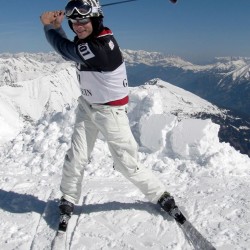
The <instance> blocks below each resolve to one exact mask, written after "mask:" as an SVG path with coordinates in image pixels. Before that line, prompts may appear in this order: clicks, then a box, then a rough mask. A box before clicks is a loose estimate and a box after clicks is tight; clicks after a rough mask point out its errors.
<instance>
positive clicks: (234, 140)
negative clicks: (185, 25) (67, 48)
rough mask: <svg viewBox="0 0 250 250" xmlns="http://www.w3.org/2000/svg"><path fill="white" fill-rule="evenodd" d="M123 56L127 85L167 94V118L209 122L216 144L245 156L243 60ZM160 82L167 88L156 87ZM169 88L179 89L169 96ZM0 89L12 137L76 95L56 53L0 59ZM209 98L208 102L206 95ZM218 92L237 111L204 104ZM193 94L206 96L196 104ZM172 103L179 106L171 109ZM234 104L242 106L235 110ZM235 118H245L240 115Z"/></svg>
mask: <svg viewBox="0 0 250 250" xmlns="http://www.w3.org/2000/svg"><path fill="white" fill-rule="evenodd" d="M123 55H124V58H125V61H126V63H127V67H128V77H129V81H130V86H132V87H133V86H139V85H142V86H141V87H143V86H146V85H151V86H153V85H155V87H156V88H157V89H159V88H162V89H165V90H166V89H167V90H168V91H169V99H167V100H165V101H166V103H165V104H164V106H165V109H166V108H167V107H171V109H169V112H170V113H172V114H174V115H176V116H177V117H178V119H183V118H187V116H188V117H196V118H202V119H207V118H210V119H212V121H214V122H215V123H218V124H219V125H220V131H219V137H220V140H221V141H225V142H230V144H231V145H232V146H234V147H235V148H236V149H237V150H239V151H240V152H241V153H244V154H248V155H250V140H249V138H250V136H249V133H250V120H249V117H248V112H249V110H248V109H247V103H248V106H249V80H247V79H249V78H250V77H249V62H250V59H249V58H238V59H237V58H217V62H215V63H214V64H209V65H194V64H192V63H190V62H187V61H185V60H183V59H181V58H179V57H174V56H164V55H162V54H160V53H156V52H145V51H131V50H124V51H123ZM156 77H157V78H156ZM160 79H162V80H164V81H165V82H167V83H166V84H162V82H163V81H161V80H160ZM216 81H217V83H216ZM170 83H171V84H170ZM172 84H173V85H175V86H179V87H181V88H176V89H175V91H173V90H171V89H172V87H173V86H172ZM170 86H171V88H170ZM0 87H1V89H0V97H1V106H2V108H0V117H2V121H0V126H1V127H2V128H4V127H7V126H12V128H14V129H12V130H11V131H16V132H15V134H16V133H18V131H19V130H20V127H22V126H24V124H25V123H26V122H32V121H36V120H38V119H39V118H40V117H42V116H44V115H45V114H46V112H52V111H54V110H57V111H58V110H59V111H60V110H61V109H62V108H63V107H65V106H67V105H71V104H72V103H73V102H74V100H76V99H77V97H78V96H79V89H78V84H77V79H76V74H75V70H74V67H73V64H72V63H71V62H66V61H64V60H63V59H62V58H61V57H60V56H58V55H57V54H56V53H35V54H29V53H20V54H1V55H0ZM132 89H133V88H132ZM184 89H186V90H189V91H190V92H192V93H195V94H196V95H192V96H195V99H197V100H196V101H195V102H193V101H190V98H185V96H186V93H189V92H186V91H184ZM236 90H237V91H236ZM213 91H214V94H212V93H213ZM223 91H224V92H223ZM235 91H236V93H234V92H235ZM209 93H210V94H211V95H212V96H213V97H211V96H210V95H208V94H209ZM215 93H216V94H215ZM223 93H224V97H220V98H219V99H220V100H221V101H223V100H227V101H228V103H231V102H234V100H236V99H237V104H238V106H237V105H235V106H234V107H233V108H232V109H229V108H230V107H229V106H228V105H227V102H226V101H225V103H223V105H222V104H221V105H219V106H224V107H227V109H224V108H218V107H217V106H215V105H213V104H211V103H209V105H208V102H207V101H205V100H204V99H206V100H208V101H210V102H212V103H214V104H215V103H216V101H213V100H211V99H215V97H217V98H218V97H219V94H223ZM226 93H228V94H226ZM188 95H191V93H189V94H188ZM198 95H199V96H201V97H202V95H208V97H206V96H204V97H202V98H203V99H201V98H200V97H198ZM246 97H248V99H247V98H246ZM176 98H177V99H178V100H179V102H178V103H176V102H174V103H175V104H176V105H172V104H171V103H172V102H173V100H175V99H176ZM245 98H246V100H245ZM193 99H194V98H193V97H192V100H193ZM198 100H199V101H198ZM201 100H202V101H201ZM240 101H241V103H242V104H241V105H242V106H243V107H242V108H241V109H240V108H239V106H240ZM235 102H236V101H235ZM194 103H199V105H200V107H198V108H197V106H199V105H198V104H194ZM202 103H206V105H205V106H206V108H202V107H203V105H202ZM207 107H210V108H207ZM237 107H238V108H239V110H238V109H237ZM187 110H189V111H188V112H187ZM215 110H216V112H214V111H215ZM247 111H248V112H247ZM10 113H11V115H9V114H10ZM241 113H245V114H246V115H244V116H242V114H241ZM183 114H186V115H184V116H183ZM187 114H188V115H187ZM3 118H4V119H3ZM6 124H7V125H6ZM135 131H136V130H135ZM11 136H14V135H8V133H3V134H2V135H1V134H0V141H1V140H2V141H4V140H7V139H8V138H10V137H11ZM1 137H2V138H1Z"/></svg>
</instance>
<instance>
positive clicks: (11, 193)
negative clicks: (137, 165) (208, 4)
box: [0, 70, 250, 250]
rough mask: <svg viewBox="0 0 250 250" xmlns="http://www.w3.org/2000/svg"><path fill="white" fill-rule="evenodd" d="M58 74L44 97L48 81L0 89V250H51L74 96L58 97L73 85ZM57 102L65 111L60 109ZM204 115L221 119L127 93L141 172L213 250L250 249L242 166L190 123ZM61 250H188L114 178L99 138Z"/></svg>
mask: <svg viewBox="0 0 250 250" xmlns="http://www.w3.org/2000/svg"><path fill="white" fill-rule="evenodd" d="M60 74H62V75H61V76H60V75H59V76H54V78H53V79H52V80H51V79H50V80H49V81H50V82H51V81H52V86H54V87H56V86H57V88H54V89H52V91H47V89H48V88H51V85H50V86H48V88H46V85H44V84H45V82H46V81H47V82H48V78H45V79H44V78H40V80H39V83H38V82H36V81H38V80H35V81H33V83H34V84H35V85H36V84H37V87H38V86H39V89H37V88H35V87H34V86H33V87H32V86H31V85H32V84H31V82H29V81H27V82H26V83H27V84H20V87H19V93H20V94H19V95H17V93H16V92H15V91H14V92H11V91H10V89H9V88H8V87H9V86H8V87H6V86H2V88H1V90H4V92H1V96H2V98H1V101H0V102H1V108H0V129H1V134H0V135H1V144H0V185H1V187H0V216H1V220H0V227H1V230H0V239H1V241H0V249H5V250H14V249H18V250H27V249H34V250H42V249H51V242H52V240H53V238H54V236H55V231H56V228H57V221H58V208H57V201H58V199H59V198H60V195H61V194H60V192H59V185H60V179H61V171H62V165H63V161H64V155H65V153H66V150H67V149H68V148H69V146H70V139H71V135H72V132H73V125H74V119H75V113H74V110H75V107H76V102H75V101H74V100H75V99H76V98H77V95H78V94H79V92H78V91H77V89H75V88H74V87H72V86H73V85H72V86H71V87H70V86H68V87H66V90H65V91H66V92H65V91H64V92H63V88H62V86H63V85H62V86H61V85H60V84H63V82H62V81H63V79H64V78H67V81H72V80H70V79H72V77H70V75H71V74H73V73H71V71H70V70H69V71H65V70H62V72H61V73H60ZM60 77H61V78H60ZM46 79H47V80H46ZM59 83H60V84H59ZM21 86H23V87H21ZM24 86H25V87H24ZM17 88H18V87H17ZM68 88H70V89H68ZM38 92H39V93H38ZM29 93H33V95H32V96H30V95H29ZM72 93H73V94H72ZM52 94H53V96H54V98H51V95H52ZM10 95H12V98H10ZM59 95H60V96H61V97H62V98H65V99H64V102H65V103H70V105H68V106H65V105H63V101H61V99H58V96H59ZM31 97H33V103H32V100H30V99H32V98H31ZM39 98H40V99H39ZM38 99H39V100H40V101H37V100H38ZM53 100H54V101H55V102H53ZM39 103H41V104H40V106H39ZM28 104H30V106H29V105H28ZM44 105H45V106H46V107H47V108H46V109H45V110H44V109H43V108H44ZM17 107H18V108H17ZM53 110H54V111H53ZM208 110H210V112H219V111H218V110H217V109H216V107H214V106H213V105H211V104H209V103H207V102H205V101H204V100H202V99H200V98H198V97H196V98H195V96H194V95H192V94H190V93H188V92H186V91H183V90H181V89H179V88H176V87H174V86H172V85H171V84H168V83H164V82H161V81H158V83H157V84H156V85H145V86H143V87H136V88H131V89H130V104H129V106H128V116H129V119H130V123H131V124H130V125H131V129H132V131H133V133H134V135H135V138H136V140H137V141H138V144H139V145H140V148H139V158H140V161H141V162H142V164H144V166H145V167H147V168H149V169H151V170H152V171H153V173H154V174H155V175H156V176H158V178H159V179H160V180H161V181H162V182H163V183H164V184H165V186H166V190H167V191H168V192H170V193H171V194H172V195H173V196H174V197H175V199H176V202H177V203H178V205H179V207H180V208H181V210H182V211H183V213H184V214H185V215H186V216H187V218H188V219H189V220H190V222H191V223H192V224H193V225H194V226H195V227H196V228H197V229H198V230H199V231H200V232H201V234H202V235H203V236H205V237H206V238H207V240H209V241H210V242H211V243H212V244H213V245H214V246H215V247H216V249H220V250H231V249H249V246H250V213H249V211H250V192H249V190H250V182H249V175H250V160H249V157H248V156H247V155H242V154H240V153H239V152H238V151H236V150H235V149H234V148H232V147H231V146H230V145H229V144H227V143H221V142H219V139H218V131H219V126H218V125H217V124H214V123H212V122H211V120H198V119H191V118H190V117H188V114H191V113H195V112H202V111H203V112H205V111H208ZM24 114H25V115H24ZM25 117H29V119H30V120H31V121H32V122H27V120H25ZM66 249H72V250H79V249H86V250H100V249H105V250H107V249H117V250H121V249H126V250H127V249H130V250H132V249H136V250H145V249H152V250H161V249H176V250H188V249H193V246H192V245H191V244H190V243H189V241H188V240H187V239H186V237H185V235H184V233H183V231H182V229H181V228H180V227H179V226H178V225H177V224H176V222H175V221H174V220H173V219H172V218H171V217H170V216H168V215H167V214H165V213H164V212H163V211H161V210H160V209H159V207H158V206H157V205H154V204H152V203H150V202H148V201H147V200H146V199H145V198H144V196H143V195H142V194H141V193H140V191H139V190H138V189H136V187H134V186H133V185H132V184H131V183H130V182H128V181H127V180H126V179H125V178H124V177H123V176H122V175H121V174H119V173H118V172H116V171H115V170H114V169H113V162H112V158H111V155H110V153H109V150H108V147H107V144H106V142H105V140H104V139H103V137H102V136H101V135H100V136H99V137H98V139H97V141H96V145H95V148H94V151H93V153H92V157H91V161H90V162H89V164H88V165H87V166H86V167H85V173H84V180H83V186H82V199H81V202H80V203H79V204H77V205H76V209H75V214H74V215H73V217H72V218H71V220H70V224H69V228H68V233H67V241H66Z"/></svg>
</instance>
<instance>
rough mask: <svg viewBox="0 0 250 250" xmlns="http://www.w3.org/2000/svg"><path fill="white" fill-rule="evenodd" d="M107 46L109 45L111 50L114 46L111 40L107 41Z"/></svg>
mask: <svg viewBox="0 0 250 250" xmlns="http://www.w3.org/2000/svg"><path fill="white" fill-rule="evenodd" d="M109 47H110V49H111V50H113V49H114V47H115V45H114V43H113V41H111V40H110V41H109Z"/></svg>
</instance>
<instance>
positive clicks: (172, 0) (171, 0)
mask: <svg viewBox="0 0 250 250" xmlns="http://www.w3.org/2000/svg"><path fill="white" fill-rule="evenodd" d="M169 1H170V2H171V3H174V4H175V3H177V0H169Z"/></svg>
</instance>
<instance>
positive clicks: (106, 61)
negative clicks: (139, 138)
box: [40, 0, 185, 231]
mask: <svg viewBox="0 0 250 250" xmlns="http://www.w3.org/2000/svg"><path fill="white" fill-rule="evenodd" d="M64 15H65V16H66V18H67V19H68V24H69V27H70V28H71V29H72V31H73V32H74V33H75V34H76V36H75V38H74V41H70V40H68V39H67V37H66V35H65V33H64V31H63V29H62V26H61V24H62V22H63V19H64ZM40 19H41V22H42V24H43V25H44V30H45V35H46V38H47V40H48V42H49V43H50V44H51V45H52V47H53V48H54V49H55V50H56V51H57V52H58V53H59V54H60V55H61V56H62V57H63V58H65V59H66V60H71V61H74V62H75V63H76V71H77V76H78V80H79V84H80V89H81V96H80V97H79V99H78V108H77V111H76V122H75V127H74V132H73V136H72V143H71V148H70V149H69V150H68V152H67V153H66V156H65V161H64V166H63V172H62V180H61V185H60V190H61V191H62V194H63V195H62V198H61V200H60V202H59V208H60V212H61V224H60V226H59V229H60V230H62V231H65V230H66V227H67V222H68V220H69V218H70V216H71V215H72V213H73V210H74V204H76V203H77V202H78V201H79V197H80V195H81V183H82V178H83V172H84V166H85V165H86V164H87V163H88V159H89V157H90V154H91V152H92V150H93V147H94V143H95V141H96V138H97V134H98V132H99V131H100V132H101V133H102V134H103V136H104V137H105V139H106V140H107V143H108V147H109V150H110V152H111V155H112V158H113V161H114V168H115V169H116V170H118V171H119V172H121V173H122V174H123V175H124V176H125V177H126V178H127V179H128V180H129V181H131V182H132V183H133V184H134V185H135V186H136V187H138V188H139V189H140V190H141V192H142V193H143V194H144V195H145V196H146V197H147V199H148V200H149V201H151V202H153V203H155V204H157V203H159V205H160V206H161V207H162V208H163V209H164V210H165V211H167V212H168V213H169V214H170V215H171V216H173V217H174V218H175V219H176V220H177V221H178V222H179V223H184V220H185V217H184V216H183V215H182V214H181V213H180V212H179V210H178V208H177V206H176V204H175V201H174V198H173V197H172V196H171V195H170V194H169V193H168V192H166V191H165V187H164V185H163V184H162V183H161V181H160V180H159V179H158V178H156V177H155V176H154V175H153V174H152V172H151V171H150V170H148V169H147V168H145V167H144V166H142V165H141V164H140V163H139V162H138V159H137V158H138V157H137V150H138V148H137V143H136V141H135V139H134V137H133V135H132V132H131V129H130V126H129V121H128V117H127V114H126V106H127V104H128V101H129V97H128V94H129V91H128V81H127V74H126V68H125V63H124V60H123V57H122V53H121V51H120V49H119V46H118V44H117V41H116V39H115V38H114V36H113V33H112V31H111V30H110V29H109V28H107V27H104V25H103V12H102V9H101V6H100V4H99V1H98V0H71V1H70V2H69V3H68V4H67V5H66V7H65V11H50V12H45V13H43V14H42V15H41V17H40Z"/></svg>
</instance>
